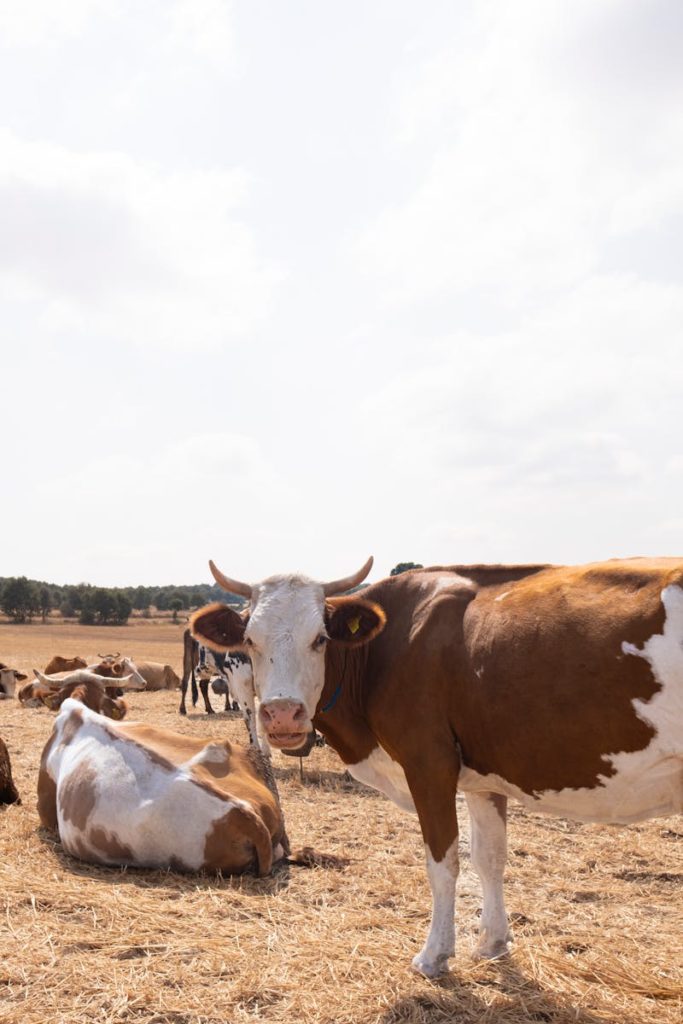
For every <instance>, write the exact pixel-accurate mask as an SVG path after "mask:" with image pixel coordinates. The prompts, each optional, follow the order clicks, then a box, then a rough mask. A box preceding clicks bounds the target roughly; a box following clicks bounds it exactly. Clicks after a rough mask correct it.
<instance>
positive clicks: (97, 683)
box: [18, 668, 144, 719]
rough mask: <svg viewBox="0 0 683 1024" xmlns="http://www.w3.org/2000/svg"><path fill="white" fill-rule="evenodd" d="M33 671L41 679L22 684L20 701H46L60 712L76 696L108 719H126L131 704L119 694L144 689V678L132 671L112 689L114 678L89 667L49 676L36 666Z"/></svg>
mask: <svg viewBox="0 0 683 1024" xmlns="http://www.w3.org/2000/svg"><path fill="white" fill-rule="evenodd" d="M33 671H34V673H35V675H36V679H37V682H35V681H34V682H33V683H26V684H25V686H22V688H21V689H20V690H19V693H18V697H19V700H20V701H21V703H22V704H25V705H27V706H29V707H40V706H41V705H42V704H45V705H46V707H48V708H50V709H51V710H52V711H56V710H57V708H59V707H60V706H61V704H62V703H63V701H65V700H66V699H67V697H70V696H72V695H74V696H78V697H79V699H81V700H82V701H83V703H85V704H87V706H88V707H89V708H91V709H92V710H93V711H98V712H100V713H101V714H103V715H106V716H107V717H108V718H117V719H119V718H124V717H125V715H126V712H127V710H128V707H127V705H126V703H125V701H123V700H121V698H120V697H119V696H117V694H118V693H120V692H122V691H123V690H144V680H140V679H139V678H138V679H136V678H135V677H134V676H133V675H132V674H131V675H128V676H125V677H124V678H123V679H121V678H120V677H118V676H117V677H116V687H115V688H112V687H111V686H110V685H109V684H110V683H111V678H110V677H108V676H103V675H98V674H97V673H96V672H92V671H90V670H89V669H78V671H76V672H67V673H66V674H62V675H59V676H48V675H45V673H44V672H40V671H39V670H38V669H35V668H34V670H33ZM76 687H78V688H79V693H78V694H74V688H76ZM80 688H82V691H81V689H80Z"/></svg>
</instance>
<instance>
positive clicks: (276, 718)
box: [260, 700, 307, 733]
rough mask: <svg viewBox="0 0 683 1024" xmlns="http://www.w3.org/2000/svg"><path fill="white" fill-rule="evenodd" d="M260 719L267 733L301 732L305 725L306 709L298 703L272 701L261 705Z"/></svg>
mask: <svg viewBox="0 0 683 1024" xmlns="http://www.w3.org/2000/svg"><path fill="white" fill-rule="evenodd" d="M260 714H261V718H262V720H263V724H264V725H265V727H266V729H267V731H268V732H269V733H293V732H302V731H303V729H304V728H305V723H306V717H307V716H306V708H305V707H304V706H303V704H302V703H301V702H300V701H294V700H273V701H271V702H270V704H262V705H261V708H260Z"/></svg>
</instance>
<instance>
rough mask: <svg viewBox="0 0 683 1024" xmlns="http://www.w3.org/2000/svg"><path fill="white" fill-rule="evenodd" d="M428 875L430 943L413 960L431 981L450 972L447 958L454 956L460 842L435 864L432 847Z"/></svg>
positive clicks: (427, 853) (426, 849)
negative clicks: (430, 907) (430, 894)
mask: <svg viewBox="0 0 683 1024" xmlns="http://www.w3.org/2000/svg"><path fill="white" fill-rule="evenodd" d="M425 851H426V856H427V875H428V877H429V884H430V885H431V888H432V899H433V905H432V922H431V925H430V928H429V934H428V936H427V941H426V942H425V944H424V946H423V948H422V949H421V950H420V952H419V953H418V954H417V956H416V957H415V958H414V959H413V967H414V968H415V970H417V971H419V972H420V974H424V975H425V976H426V977H428V978H437V977H438V976H439V975H440V974H444V973H445V972H446V971H447V970H448V958H449V957H451V956H453V954H454V953H455V883H456V881H457V878H458V867H459V865H458V841H457V839H456V840H455V841H454V842H453V843H452V844H451V845H450V846H449V848H448V850H447V851H446V854H445V856H444V858H443V860H440V861H438V862H437V861H435V860H434V858H433V857H432V854H431V851H430V850H429V847H427V846H426V847H425Z"/></svg>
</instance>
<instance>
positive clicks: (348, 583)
mask: <svg viewBox="0 0 683 1024" xmlns="http://www.w3.org/2000/svg"><path fill="white" fill-rule="evenodd" d="M373 562H374V558H373V557H372V555H370V557H369V558H368V560H367V562H366V563H365V565H364V566H363V568H362V569H359V570H358V572H355V573H354V574H353V576H347V577H346V578H345V579H343V580H333V581H332V582H331V583H323V593H324V594H325V597H331V596H332V594H343V593H344V591H345V590H351V589H352V588H353V587H357V586H358V584H359V583H362V582H363V580H364V579H365V577H366V576H367V574H368V573H369V572H370V570H371V569H372V563H373Z"/></svg>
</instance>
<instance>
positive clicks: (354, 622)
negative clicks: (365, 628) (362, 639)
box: [347, 615, 360, 633]
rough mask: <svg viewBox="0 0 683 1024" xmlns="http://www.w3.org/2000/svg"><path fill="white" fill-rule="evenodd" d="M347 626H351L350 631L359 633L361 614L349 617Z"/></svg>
mask: <svg viewBox="0 0 683 1024" xmlns="http://www.w3.org/2000/svg"><path fill="white" fill-rule="evenodd" d="M347 626H348V627H349V633H357V632H358V630H359V629H360V615H356V617H355V619H349V621H348V622H347Z"/></svg>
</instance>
